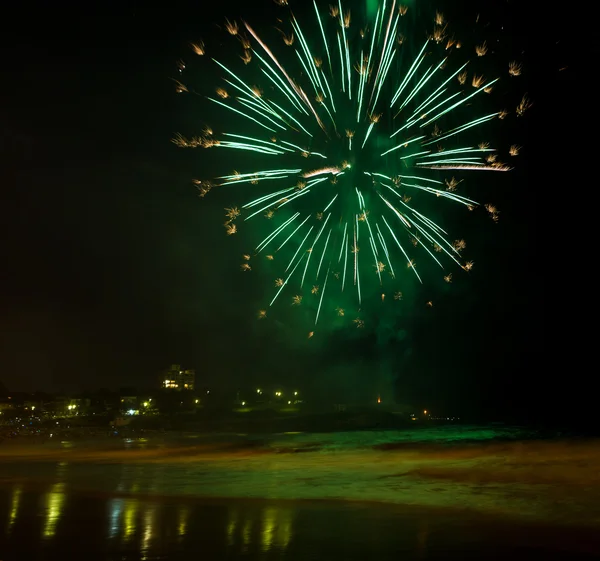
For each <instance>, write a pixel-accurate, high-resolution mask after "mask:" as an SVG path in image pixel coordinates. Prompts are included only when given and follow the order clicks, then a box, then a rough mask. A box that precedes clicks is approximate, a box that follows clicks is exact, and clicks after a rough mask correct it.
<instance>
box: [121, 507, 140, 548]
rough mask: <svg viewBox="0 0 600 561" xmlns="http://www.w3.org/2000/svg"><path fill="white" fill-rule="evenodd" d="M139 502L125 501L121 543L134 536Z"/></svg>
mask: <svg viewBox="0 0 600 561" xmlns="http://www.w3.org/2000/svg"><path fill="white" fill-rule="evenodd" d="M138 509H139V502H138V501H137V499H126V500H125V507H124V517H123V518H124V520H123V541H124V542H125V543H127V542H128V541H129V540H131V538H132V537H133V535H134V534H135V531H136V527H137V513H138Z"/></svg>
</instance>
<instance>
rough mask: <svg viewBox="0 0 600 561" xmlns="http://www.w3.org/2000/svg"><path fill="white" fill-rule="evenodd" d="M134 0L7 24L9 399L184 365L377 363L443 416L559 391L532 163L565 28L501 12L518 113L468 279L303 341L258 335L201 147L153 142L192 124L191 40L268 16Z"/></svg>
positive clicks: (282, 330)
mask: <svg viewBox="0 0 600 561" xmlns="http://www.w3.org/2000/svg"><path fill="white" fill-rule="evenodd" d="M147 4H152V3H146V2H123V3H113V4H111V3H106V2H103V3H96V2H91V3H87V4H85V5H82V6H81V7H79V8H74V7H71V6H69V7H68V8H67V7H66V6H65V7H63V6H60V5H59V6H58V7H57V6H55V5H51V4H36V3H33V4H28V5H27V7H25V8H23V9H22V10H23V11H22V13H21V14H20V15H19V16H16V17H15V18H14V20H13V22H12V23H11V22H8V21H5V22H4V24H3V25H4V26H5V28H6V27H7V26H8V27H9V29H5V33H4V34H3V39H2V42H3V47H2V54H3V57H2V58H3V59H4V64H3V77H4V80H3V82H4V84H5V85H4V86H3V91H2V93H1V96H2V105H1V106H0V118H1V121H2V129H1V131H0V135H1V136H0V150H1V154H2V161H3V162H4V163H3V169H2V171H1V174H2V184H3V188H2V199H3V200H2V207H1V209H0V213H1V216H2V228H3V240H4V242H5V243H3V247H2V253H3V255H2V258H3V259H2V261H3V270H4V272H3V278H2V285H3V287H2V288H3V294H4V296H5V298H4V306H3V312H2V318H1V326H2V354H1V357H0V380H2V381H3V382H4V384H5V385H6V386H7V387H9V388H11V389H15V390H21V389H23V390H33V389H36V388H39V389H48V390H61V391H75V390H78V389H81V388H94V387H98V386H108V387H117V386H122V385H127V384H134V385H139V386H149V385H152V384H153V383H154V381H155V376H156V373H157V372H158V371H159V370H160V369H161V368H163V367H164V366H166V365H167V364H170V363H171V362H180V363H182V364H184V365H186V366H190V367H195V368H196V369H197V371H198V372H199V373H200V375H201V376H202V377H203V378H205V379H206V383H207V384H221V385H231V386H233V385H236V384H237V385H239V384H243V383H245V382H246V381H248V382H254V381H255V380H256V381H258V380H266V381H269V380H273V381H275V380H278V381H286V380H288V379H290V380H293V381H294V383H296V384H298V383H300V384H301V383H305V384H307V385H311V384H313V383H314V381H315V378H316V379H321V380H329V381H330V383H331V384H336V383H338V382H339V381H340V380H344V379H346V380H355V381H356V383H357V384H358V383H359V382H361V381H364V380H368V379H369V377H370V376H372V375H373V372H375V371H376V370H377V369H381V368H388V369H390V370H393V371H394V372H395V374H397V375H398V377H399V381H398V383H397V391H398V392H399V393H400V394H401V396H402V397H403V398H404V399H406V400H408V401H414V402H423V403H429V402H431V403H433V404H434V405H435V406H437V407H439V408H442V409H448V410H450V409H453V408H454V409H457V410H465V409H472V410H474V411H483V410H493V411H497V412H499V414H500V413H501V412H502V411H505V410H510V409H511V407H513V406H514V407H516V408H521V409H523V408H524V407H526V404H528V403H531V398H532V396H535V395H540V394H539V391H540V390H539V388H545V389H544V390H543V391H545V392H546V394H547V395H548V396H552V397H548V399H551V398H552V399H553V398H555V397H557V396H558V395H559V392H553V391H551V390H550V389H548V380H547V370H546V369H545V368H544V366H543V365H544V364H546V362H547V355H546V350H545V347H544V330H545V328H546V319H545V307H546V303H547V301H546V298H547V296H546V295H547V289H546V286H547V272H545V271H544V272H543V267H542V261H543V259H545V253H544V252H543V251H541V250H540V246H541V245H543V244H544V241H543V240H544V238H546V237H547V232H544V231H543V230H541V229H542V228H544V227H545V226H543V225H544V224H546V221H545V220H543V215H544V207H543V205H542V203H540V199H541V198H543V197H544V195H543V194H541V192H542V190H543V185H542V184H541V182H542V179H541V177H542V176H541V174H540V173H539V171H538V170H539V167H540V166H541V163H542V159H543V156H541V155H540V150H539V146H540V144H541V143H542V140H543V139H544V137H545V135H547V134H548V132H549V130H550V128H549V126H548V119H549V118H550V116H551V117H552V119H553V130H555V131H560V130H561V128H560V127H561V126H562V127H563V130H566V128H565V127H566V125H565V124H564V122H566V119H561V111H562V110H561V107H564V105H565V99H571V97H569V96H572V93H571V92H572V88H571V85H572V82H571V80H572V77H571V74H570V72H571V69H570V68H567V69H566V70H562V71H561V70H560V69H561V68H563V67H565V66H566V67H569V65H570V60H569V57H570V47H569V42H568V40H569V33H568V31H569V26H568V25H567V26H566V27H565V25H564V22H563V25H562V26H560V27H559V28H557V29H555V28H552V29H547V30H546V32H544V33H540V32H539V28H538V27H537V25H538V23H539V22H538V23H536V19H535V17H534V15H532V14H528V13H523V12H522V11H521V12H520V11H519V9H518V8H517V7H516V6H515V7H513V6H512V5H510V4H509V3H506V2H504V3H502V2H498V3H497V4H498V5H499V6H500V8H501V11H502V12H503V13H504V14H505V16H506V17H508V18H509V19H510V22H511V25H512V29H514V32H515V34H516V35H517V36H515V38H514V40H515V41H522V42H523V45H524V46H523V48H524V51H525V54H524V58H525V60H526V68H527V70H528V76H527V84H528V87H529V90H530V91H529V94H530V97H531V98H532V99H533V100H534V107H533V108H532V110H531V112H530V115H529V116H528V117H527V124H526V127H525V131H524V133H523V134H524V136H525V138H526V143H527V144H526V147H525V149H524V151H523V157H522V158H521V160H520V162H519V167H518V169H516V170H515V171H514V172H513V173H512V175H511V177H510V179H509V181H508V183H509V184H508V186H507V187H506V189H505V192H503V193H501V194H500V195H499V198H500V202H499V207H500V209H501V213H502V214H501V220H500V222H499V224H497V225H495V224H493V223H491V222H489V223H488V222H486V224H485V226H482V227H481V228H483V229H484V230H485V233H482V234H481V235H480V237H479V234H478V232H479V231H480V225H479V224H476V225H475V226H472V228H473V229H474V230H475V232H474V233H475V238H474V239H473V232H472V233H471V238H470V239H471V241H472V242H473V246H474V253H475V255H476V258H475V260H476V262H477V267H476V268H475V269H474V270H473V274H472V275H471V276H470V277H469V280H468V282H467V283H464V284H463V285H462V286H461V287H456V290H453V291H451V292H448V293H447V294H446V293H445V292H444V293H442V294H440V295H439V297H438V299H437V300H436V302H437V303H439V305H437V306H436V307H435V309H434V310H432V311H431V313H430V314H429V315H423V314H421V313H419V314H415V315H414V316H413V317H412V319H411V320H410V321H398V322H397V323H394V322H393V321H392V322H391V323H390V326H389V329H388V331H385V329H384V330H383V331H381V332H376V333H375V332H367V333H365V334H364V335H361V336H360V337H359V336H357V335H356V333H354V332H353V333H350V334H344V333H335V334H332V335H331V336H329V337H328V338H327V340H325V341H321V342H319V343H318V345H315V346H313V347H310V346H308V345H307V343H306V342H305V341H304V338H305V334H304V333H302V334H300V335H298V336H296V334H295V333H294V327H293V325H289V324H286V323H285V322H281V323H279V324H277V323H276V324H275V325H274V326H272V327H270V328H262V327H257V325H256V321H255V319H254V314H255V310H256V309H257V304H256V302H257V300H258V297H259V296H260V290H261V286H262V281H261V280H260V279H259V280H258V281H252V282H251V283H249V284H248V283H245V282H242V280H241V279H240V275H239V273H238V271H239V263H238V256H239V255H240V254H241V253H242V248H241V246H240V247H239V248H238V247H236V246H234V247H233V248H232V249H231V253H228V252H225V253H223V252H221V251H218V250H217V248H220V247H221V246H222V239H221V238H222V237H223V231H222V207H223V204H222V203H223V201H222V200H220V199H219V198H218V197H217V199H216V200H213V201H212V202H210V201H202V202H200V201H199V199H198V197H197V193H196V191H195V189H194V186H193V185H192V183H191V179H192V178H194V177H197V176H198V175H200V173H199V169H198V168H199V165H200V164H199V160H198V155H197V153H192V152H189V151H182V150H178V149H177V148H176V147H174V146H173V145H172V144H171V143H170V142H169V140H170V138H171V137H172V136H173V134H174V133H175V132H177V131H179V130H182V129H185V128H186V127H188V128H189V127H190V121H196V122H197V129H198V131H199V130H200V127H201V126H202V123H203V120H202V118H201V117H202V116H201V115H198V114H194V112H193V110H192V111H190V107H192V105H190V104H189V103H187V102H182V101H181V99H180V97H178V96H177V95H176V94H175V92H174V88H173V82H172V81H170V78H171V77H176V75H177V72H176V67H175V61H176V60H177V59H179V58H185V57H186V56H189V50H188V49H187V42H188V41H189V40H194V39H195V38H197V37H198V36H202V35H203V34H205V33H210V32H211V31H210V29H214V27H211V25H212V24H211V22H214V21H216V22H219V23H221V22H222V21H223V19H224V15H229V16H230V17H235V16H236V15H237V14H238V13H240V11H241V13H242V14H243V15H246V16H247V17H248V18H255V19H256V18H260V17H262V16H261V14H263V9H262V8H261V9H260V10H258V8H257V7H256V6H258V5H259V4H260V5H261V6H265V9H264V13H266V14H267V15H265V16H264V17H265V18H267V21H271V19H270V18H271V15H272V14H275V13H276V7H275V6H274V5H271V4H270V2H269V0H255V1H254V2H251V3H249V2H243V3H240V2H238V3H237V4H240V6H236V2H231V1H228V2H225V1H223V2H219V3H214V5H213V6H212V7H211V8H210V9H206V8H205V9H200V8H199V6H198V4H200V3H198V2H196V3H191V2H182V1H179V2H169V3H163V4H162V5H161V6H160V7H149V6H148V5H147ZM472 4H473V5H474V7H475V11H476V7H477V2H473V3H472ZM486 5H488V6H489V5H490V3H486ZM470 8H471V6H467V7H466V8H465V12H466V11H467V10H468V9H470ZM506 14H508V15H506ZM517 15H518V17H517ZM259 21H261V20H259ZM517 199H518V204H517ZM481 231H483V230H481ZM235 243H237V242H235ZM218 244H220V245H218ZM386 321H387V319H386ZM382 322H383V320H382ZM382 333H383V335H382ZM398 333H401V336H398ZM332 373H334V374H332ZM346 374H347V375H346ZM328 383H329V382H328ZM366 386H368V384H366ZM536 392H537V393H536Z"/></svg>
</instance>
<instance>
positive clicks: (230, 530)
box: [227, 508, 239, 546]
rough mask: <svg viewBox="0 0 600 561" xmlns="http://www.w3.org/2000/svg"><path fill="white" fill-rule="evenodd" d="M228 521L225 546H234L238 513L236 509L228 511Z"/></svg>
mask: <svg viewBox="0 0 600 561" xmlns="http://www.w3.org/2000/svg"><path fill="white" fill-rule="evenodd" d="M228 514H229V520H228V521H227V545H229V546H231V545H233V544H234V536H235V529H236V528H237V524H238V518H239V512H238V510H237V509H234V508H232V509H229V513H228Z"/></svg>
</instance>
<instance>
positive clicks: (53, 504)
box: [43, 482, 65, 538]
mask: <svg viewBox="0 0 600 561" xmlns="http://www.w3.org/2000/svg"><path fill="white" fill-rule="evenodd" d="M64 491H65V484H64V483H63V482H60V483H55V484H54V485H52V487H51V488H50V491H49V492H48V493H47V494H46V501H45V502H46V520H45V522H44V529H43V534H44V537H45V538H51V537H53V536H54V534H55V533H56V525H57V524H58V520H59V519H60V515H61V511H62V508H63V506H64V503H65V492H64Z"/></svg>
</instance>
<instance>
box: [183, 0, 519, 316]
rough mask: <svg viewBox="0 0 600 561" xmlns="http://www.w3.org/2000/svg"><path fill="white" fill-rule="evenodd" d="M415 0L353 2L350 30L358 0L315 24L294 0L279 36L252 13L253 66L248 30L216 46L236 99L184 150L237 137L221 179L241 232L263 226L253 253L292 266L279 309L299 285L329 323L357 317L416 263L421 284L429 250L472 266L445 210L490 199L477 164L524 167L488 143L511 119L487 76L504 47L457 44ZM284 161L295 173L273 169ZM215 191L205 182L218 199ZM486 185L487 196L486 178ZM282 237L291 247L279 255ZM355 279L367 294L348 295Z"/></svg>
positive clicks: (438, 258)
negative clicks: (282, 39) (488, 51)
mask: <svg viewBox="0 0 600 561" xmlns="http://www.w3.org/2000/svg"><path fill="white" fill-rule="evenodd" d="M409 3H410V8H409V13H410V16H409V17H401V13H400V12H399V3H398V2H397V1H396V0H394V1H391V2H387V1H385V0H366V1H365V9H364V10H363V11H362V13H361V11H360V10H355V9H354V8H353V10H352V17H353V19H352V20H351V22H349V24H348V27H347V26H346V20H345V14H348V12H350V10H349V6H350V4H349V3H346V5H344V3H343V2H342V0H337V2H334V3H333V7H332V8H331V10H333V11H332V12H330V14H331V15H332V16H333V17H330V15H329V14H328V10H329V9H330V8H329V5H328V4H327V3H323V4H321V3H320V1H317V0H313V8H314V13H312V9H311V10H310V14H309V17H310V20H311V21H310V22H308V23H307V22H305V21H302V19H297V18H296V17H295V16H294V15H293V14H292V12H291V11H286V10H285V9H281V11H280V12H279V13H280V16H278V17H280V19H281V21H280V23H281V25H280V26H279V24H278V27H277V29H278V30H279V31H282V30H283V31H285V30H287V31H286V33H288V35H287V36H286V37H288V39H286V44H281V43H279V44H275V43H267V42H266V37H267V35H266V34H265V36H264V37H265V40H263V39H262V38H261V36H262V31H260V35H259V33H257V32H256V31H255V30H254V29H253V28H252V27H251V26H250V24H249V23H247V22H245V21H244V22H243V24H242V25H241V28H242V30H243V32H244V34H243V37H244V39H245V40H247V41H248V42H249V43H250V44H249V45H244V53H245V55H244V57H242V58H243V60H244V63H246V64H244V63H242V62H241V60H239V59H240V57H239V53H240V51H239V43H237V39H236V47H235V48H236V50H233V49H232V50H231V52H230V50H229V49H228V48H226V49H224V50H223V53H220V55H221V54H222V55H224V56H226V57H230V61H229V62H226V63H225V62H223V61H221V60H217V58H220V56H216V57H215V58H209V61H212V62H214V68H215V69H216V70H217V71H218V72H219V73H221V76H222V78H223V80H222V81H220V82H219V85H218V86H217V90H216V91H217V94H218V96H220V98H219V99H215V95H209V96H208V97H206V99H209V100H210V101H211V107H212V108H214V109H215V110H216V111H215V116H214V119H215V120H216V122H211V127H210V132H205V133H204V134H205V136H201V137H194V139H193V141H192V142H187V141H186V142H184V140H185V139H183V137H181V136H180V137H178V138H177V139H174V141H175V142H176V144H178V145H180V146H185V147H201V149H204V148H206V149H212V148H219V149H221V150H217V151H216V152H214V153H213V154H214V155H215V156H217V158H218V159H219V163H221V164H225V165H226V166H227V167H228V169H226V170H224V172H223V173H224V175H221V176H219V177H217V181H216V182H215V186H216V187H217V188H219V189H222V188H225V187H227V189H228V196H231V201H232V202H231V203H229V208H227V209H226V210H227V222H226V223H225V226H226V227H227V234H233V233H238V234H239V235H242V236H244V237H245V236H251V235H254V234H253V233H252V232H253V230H252V229H248V230H246V226H247V225H252V226H253V228H255V229H256V230H258V231H259V234H258V235H257V240H258V245H256V249H255V251H254V254H253V255H249V254H247V255H245V256H244V259H245V260H246V261H248V260H251V263H252V268H251V270H252V271H254V270H258V271H259V273H258V274H262V272H261V270H262V268H263V267H268V270H269V271H271V270H272V269H273V270H279V271H280V273H279V274H280V277H281V278H284V277H285V280H284V281H283V283H282V285H281V286H279V287H278V290H277V291H276V294H275V297H274V298H273V299H272V300H271V303H270V305H271V306H272V305H274V303H275V302H276V300H277V298H278V296H279V295H280V294H281V293H282V291H283V289H284V287H288V289H289V288H290V285H292V287H293V288H292V289H293V290H297V291H298V292H295V294H297V295H299V296H302V300H301V301H302V305H303V306H306V307H307V308H308V310H309V311H310V313H311V316H310V317H311V318H314V322H315V325H316V324H317V323H318V321H319V320H321V321H323V319H324V318H329V319H331V318H334V321H338V320H337V319H335V318H341V317H342V316H345V315H347V316H349V317H350V321H352V320H353V319H355V318H357V316H359V314H360V313H361V306H362V304H363V301H365V302H366V301H367V299H369V298H374V297H381V299H382V300H383V296H384V295H385V294H389V293H390V292H389V291H390V290H391V291H392V292H393V293H396V292H399V291H400V289H403V283H405V282H406V278H409V279H410V282H412V283H415V281H414V278H413V277H412V275H410V273H407V272H405V264H406V263H407V264H408V268H410V269H412V272H413V273H414V275H415V276H416V278H417V280H418V282H421V283H422V282H423V279H422V277H421V274H420V273H419V272H418V271H417V269H416V267H415V266H414V263H415V262H419V263H425V264H427V263H431V269H433V270H438V269H437V267H438V266H439V267H441V268H444V266H445V265H451V266H455V265H458V266H459V267H463V263H464V262H463V260H462V259H463V258H462V255H461V254H460V252H459V251H458V250H457V249H456V247H455V245H457V243H456V241H455V242H452V241H451V240H453V239H456V238H457V237H459V235H457V234H455V233H452V237H451V234H449V233H448V232H446V231H445V230H444V229H442V227H441V226H440V224H446V221H445V220H443V219H442V218H441V214H442V213H443V212H445V211H446V207H450V206H452V207H455V208H457V205H461V206H462V207H463V208H464V207H465V206H466V207H468V208H469V210H473V209H476V208H478V207H479V204H478V203H477V202H476V201H475V200H473V199H471V198H470V197H469V198H467V197H466V196H464V195H463V193H464V191H460V190H461V189H462V188H463V185H466V184H467V182H465V183H464V184H463V181H465V179H466V177H467V176H468V175H469V173H470V172H471V171H472V170H473V171H479V172H481V171H505V170H506V169H508V166H506V165H505V164H501V163H500V162H498V163H496V162H493V161H492V160H493V159H492V158H489V155H490V154H493V155H494V156H495V157H498V158H499V157H501V156H502V155H503V154H504V153H505V151H503V150H502V148H501V147H500V148H495V147H492V148H490V147H488V146H487V145H481V147H478V145H479V143H481V142H483V141H484V140H487V139H488V134H489V133H490V131H488V130H487V129H488V127H489V125H488V123H490V122H491V121H493V120H495V119H496V118H497V117H499V116H502V115H500V113H498V112H492V111H494V110H495V109H497V108H498V104H497V103H496V104H495V105H493V106H492V109H486V108H485V106H486V101H487V99H485V96H481V95H479V94H481V92H485V91H486V90H487V91H488V93H489V91H490V88H491V87H492V86H493V85H495V84H497V83H498V78H495V79H494V78H493V77H491V79H489V80H486V83H485V85H483V78H477V80H476V79H475V77H476V76H480V77H481V76H482V75H483V74H485V75H486V76H487V75H488V72H489V68H490V66H489V64H488V67H487V68H488V70H486V67H485V66H484V67H483V68H482V65H485V63H486V60H489V59H485V58H484V59H481V57H476V56H475V49H474V45H472V44H471V43H470V42H469V41H470V39H471V38H466V39H465V43H464V45H463V48H461V49H458V48H456V47H457V46H456V45H453V43H452V42H451V41H449V42H447V43H446V41H439V40H438V39H435V40H434V39H433V38H430V39H426V40H424V41H423V38H424V37H429V36H430V35H429V34H430V33H431V26H432V22H431V19H430V16H429V15H428V16H427V18H429V19H427V21H425V20H426V18H425V16H424V15H421V12H423V13H425V12H427V10H424V9H423V10H417V9H416V6H415V3H414V2H409ZM404 4H406V2H404ZM321 11H322V13H323V16H321ZM421 24H423V25H421ZM290 33H291V35H290ZM426 33H427V34H426ZM401 35H402V37H403V40H399V39H400V36H401ZM292 36H293V42H291V37H292ZM239 37H242V35H241V34H240V35H239V36H238V38H239ZM447 37H452V34H451V31H450V30H448V31H447ZM336 43H337V51H338V53H337V54H336V53H335V50H336V47H335V44H336ZM332 50H333V53H332V52H331V51H332ZM213 52H214V51H213ZM338 56H339V64H338V60H337V57H338ZM202 58H203V57H200V59H202ZM236 61H237V65H236V64H235V63H236ZM212 62H211V63H212ZM467 69H468V78H469V80H466V76H467ZM354 72H356V75H354V76H355V79H354V80H353V74H354ZM205 76H206V75H205V74H204V75H202V76H201V80H202V81H203V80H205ZM505 82H506V83H508V82H509V80H502V82H500V84H501V85H502V86H504V85H505ZM477 83H481V84H482V85H481V87H478V88H477V87H474V86H473V84H477ZM202 85H203V86H204V85H205V84H202ZM219 86H223V88H220V87H219ZM473 88H474V89H473ZM189 91H190V92H192V91H193V92H194V93H195V92H196V89H194V90H192V89H190V90H189ZM213 91H214V90H213ZM202 95H204V94H202ZM490 99H493V97H492V98H490ZM222 108H223V109H225V111H222ZM223 113H224V114H225V115H223V118H222V120H221V121H220V122H219V116H221V115H222V114H223ZM477 115H481V116H477ZM211 117H212V116H211ZM212 120H213V119H211V121H212ZM495 123H498V121H495ZM376 125H377V126H376ZM213 126H214V132H213ZM207 130H208V129H207ZM492 132H493V131H492ZM222 156H225V158H222ZM274 158H278V160H274ZM486 158H487V159H486ZM273 161H277V162H280V163H278V164H277V166H278V168H279V169H271V168H275V166H272V164H271V165H269V162H273ZM492 164H493V165H492ZM207 167H209V166H207ZM234 170H240V172H241V173H238V172H237V171H235V172H234ZM452 174H455V176H456V177H455V176H453V175H452ZM198 183H199V184H201V185H202V186H204V183H201V182H198ZM457 186H458V188H459V189H458V190H459V192H458V193H457V192H455V190H456V188H457ZM474 187H475V186H474ZM474 187H473V189H474ZM477 187H479V186H477ZM208 188H210V187H207V188H206V189H203V188H201V195H202V196H204V195H205V194H206V192H207V191H208ZM469 188H471V187H469ZM479 188H480V189H481V191H482V192H485V191H484V189H485V183H483V184H482V185H481V186H480V187H479ZM473 192H475V191H474V190H473ZM409 202H410V204H409ZM219 204H220V203H219ZM225 204H226V203H225ZM236 205H239V208H240V209H241V210H238V206H236ZM238 215H241V216H238ZM232 216H233V218H232ZM429 216H434V217H436V220H437V222H435V221H434V220H432V219H431V218H429ZM437 217H440V218H437ZM233 226H235V228H234V227H233ZM408 242H410V243H408ZM361 244H362V247H361ZM254 245H255V243H253V244H252V246H254ZM463 245H464V244H462V243H461V244H458V246H459V247H460V249H461V250H462V249H463V247H462V246H463ZM367 246H368V248H367ZM269 247H270V248H275V247H277V249H274V251H272V253H273V254H272V255H265V254H264V253H266V251H265V250H266V249H267V248H269ZM313 251H316V252H318V257H317V256H315V259H312V253H313ZM365 251H366V255H365V254H364V252H365ZM349 253H352V254H353V255H352V256H349ZM259 254H260V257H259ZM275 254H277V256H275ZM361 255H362V257H361ZM275 257H277V258H276V259H275ZM422 258H425V259H424V260H423V261H422V260H421V259H422ZM267 260H268V261H273V263H267ZM433 264H435V266H433ZM300 265H302V267H301V268H300ZM284 267H285V269H284V273H283V274H282V273H281V269H283V268H284ZM350 267H351V268H352V270H351V272H350V274H351V275H352V276H351V277H348V279H347V275H348V274H349V268H350ZM243 269H244V270H250V267H249V266H246V267H243ZM321 271H323V274H324V277H323V276H322V275H321ZM419 271H421V273H422V274H423V277H426V276H428V275H426V274H425V273H427V272H428V271H427V270H426V269H425V268H422V269H421V268H420V269H419ZM275 274H276V273H275ZM313 275H314V277H313ZM313 278H314V279H315V283H316V284H315V285H314V286H315V288H313V287H312V283H310V282H309V281H310V280H311V279H313ZM307 279H308V281H307ZM347 280H348V282H351V283H352V284H354V286H355V287H356V291H354V289H353V288H351V289H349V290H346V291H345V292H344V289H345V286H346V281H347ZM277 284H280V283H279V282H278V283H277ZM309 285H310V286H309ZM320 285H321V288H320V289H319V288H318V287H319V286H320ZM326 289H327V297H325V292H326ZM408 290H409V289H408ZM334 295H335V296H334ZM390 300H391V301H392V303H391V304H389V305H394V304H393V300H394V299H390ZM299 301H300V299H298V302H296V303H299ZM334 301H335V305H334V304H333V302H334ZM387 302H388V300H387V299H386V304H385V305H386V306H387V305H388V303H387ZM279 305H280V304H279V303H278V306H279ZM344 310H347V314H346V313H344ZM336 311H337V313H336ZM359 319H360V318H359ZM339 321H342V320H341V319H340V320H339ZM361 322H362V319H360V322H359V321H357V324H358V325H357V326H361V325H360V323H361Z"/></svg>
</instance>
